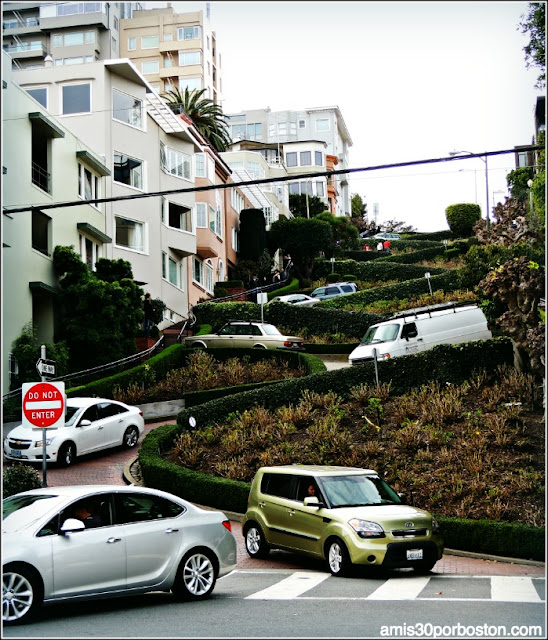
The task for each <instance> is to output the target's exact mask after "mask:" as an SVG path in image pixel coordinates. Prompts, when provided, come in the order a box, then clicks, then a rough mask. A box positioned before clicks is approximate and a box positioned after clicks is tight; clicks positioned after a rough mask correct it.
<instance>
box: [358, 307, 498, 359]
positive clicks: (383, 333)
mask: <svg viewBox="0 0 548 640" xmlns="http://www.w3.org/2000/svg"><path fill="white" fill-rule="evenodd" d="M491 338H492V334H491V330H490V328H489V323H488V322H487V318H486V317H485V315H484V313H483V311H482V310H481V309H480V308H479V307H478V306H477V305H475V304H470V303H466V302H465V303H441V304H439V305H430V306H428V307H420V308H417V309H408V310H407V311H402V312H399V313H395V314H394V315H393V316H392V317H391V318H390V319H389V320H386V321H385V322H379V323H377V324H374V325H372V326H370V327H369V329H368V330H367V332H366V334H365V336H364V337H363V339H362V341H361V342H360V344H359V345H358V346H357V347H356V348H355V349H354V350H353V351H352V353H351V354H350V355H349V356H348V362H349V364H351V365H358V364H362V363H364V362H368V361H370V360H373V359H374V357H375V354H374V353H373V350H374V349H376V350H377V359H378V360H388V359H389V358H396V357H398V356H405V355H408V354H411V353H418V352H419V351H426V350H427V349H431V348H432V347H434V346H436V345H437V344H447V343H450V344H457V343H459V342H471V341H473V340H489V339H491Z"/></svg>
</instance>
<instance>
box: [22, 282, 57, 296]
mask: <svg viewBox="0 0 548 640" xmlns="http://www.w3.org/2000/svg"><path fill="white" fill-rule="evenodd" d="M29 289H31V290H32V291H36V292H37V293H47V294H50V295H54V296H56V295H57V294H58V293H59V291H58V290H57V289H55V288H54V287H52V286H50V285H49V284H46V283H45V282H36V281H35V282H29Z"/></svg>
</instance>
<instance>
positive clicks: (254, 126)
mask: <svg viewBox="0 0 548 640" xmlns="http://www.w3.org/2000/svg"><path fill="white" fill-rule="evenodd" d="M227 120H228V123H229V126H230V134H231V137H232V140H233V141H234V142H237V141H241V140H252V141H256V142H261V143H267V144H272V145H273V144H277V145H279V146H280V152H279V153H278V157H279V160H281V161H283V163H284V164H285V166H286V168H287V171H288V173H290V174H291V173H294V174H297V173H299V174H303V173H315V172H317V173H321V172H326V171H329V170H331V168H332V167H334V166H335V165H336V169H335V170H337V171H341V170H344V169H347V168H348V167H349V166H350V165H349V157H348V154H349V149H350V147H351V146H352V139H351V138H350V134H349V132H348V129H347V128H346V124H345V122H344V119H343V117H342V114H341V112H340V109H339V108H338V107H336V106H335V107H315V108H310V109H304V110H300V111H271V109H270V108H266V109H253V110H249V111H242V112H240V113H237V114H227ZM287 154H290V155H289V158H288V157H287ZM320 154H321V158H320ZM296 182H297V181H296ZM301 182H303V184H300V183H297V184H295V183H293V184H291V183H290V186H289V189H290V193H306V192H307V191H308V193H309V194H312V195H316V196H318V197H320V198H322V199H323V200H324V201H325V202H326V206H327V207H328V208H329V210H331V211H332V213H333V214H334V215H337V216H350V214H351V206H350V189H349V185H348V175H347V174H344V173H342V174H340V175H337V176H332V177H331V178H330V179H329V180H326V179H325V178H324V179H323V181H320V180H319V179H318V180H317V181H314V180H313V179H309V180H308V181H301ZM322 194H323V195H322Z"/></svg>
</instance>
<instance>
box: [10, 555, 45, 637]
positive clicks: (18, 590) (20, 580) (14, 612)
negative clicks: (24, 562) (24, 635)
mask: <svg viewBox="0 0 548 640" xmlns="http://www.w3.org/2000/svg"><path fill="white" fill-rule="evenodd" d="M42 600H43V591H42V585H41V583H40V580H39V578H38V576H37V575H36V574H35V573H34V571H32V570H31V569H29V568H27V567H22V566H17V565H6V566H5V567H4V570H3V576H2V621H3V623H4V625H5V626H10V625H15V624H21V623H23V622H27V621H28V620H30V619H31V618H32V616H34V614H35V613H36V611H37V610H38V609H39V608H40V606H41V604H42Z"/></svg>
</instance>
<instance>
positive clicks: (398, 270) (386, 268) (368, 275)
mask: <svg viewBox="0 0 548 640" xmlns="http://www.w3.org/2000/svg"><path fill="white" fill-rule="evenodd" d="M387 257H388V256H387ZM331 268H332V267H331V262H329V260H317V261H316V262H315V263H314V278H315V279H318V280H319V279H320V278H325V277H326V276H327V275H328V274H329V273H331ZM335 271H337V272H338V273H354V274H356V277H357V278H358V279H359V280H376V281H380V282H385V281H387V280H397V281H399V282H403V281H405V280H410V279H412V278H419V277H421V276H424V274H425V273H426V272H427V271H429V272H430V274H431V275H433V276H435V275H440V274H442V273H445V272H447V269H444V268H441V267H422V266H418V265H416V266H415V265H408V264H405V265H403V264H402V265H400V264H396V263H393V262H389V261H383V260H379V259H377V260H372V261H371V262H356V261H355V260H336V261H335Z"/></svg>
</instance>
